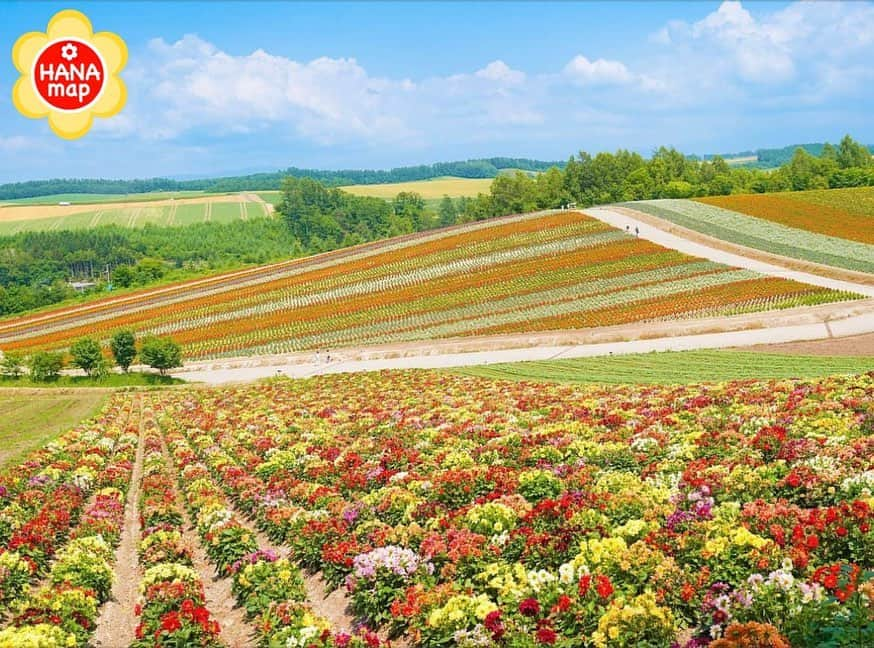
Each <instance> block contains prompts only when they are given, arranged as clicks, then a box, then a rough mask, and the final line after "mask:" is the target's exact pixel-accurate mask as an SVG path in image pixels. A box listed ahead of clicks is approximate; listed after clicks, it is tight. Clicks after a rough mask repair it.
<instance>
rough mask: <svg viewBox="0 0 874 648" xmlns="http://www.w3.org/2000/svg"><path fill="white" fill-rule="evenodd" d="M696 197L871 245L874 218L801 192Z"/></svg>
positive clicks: (767, 218) (736, 209)
mask: <svg viewBox="0 0 874 648" xmlns="http://www.w3.org/2000/svg"><path fill="white" fill-rule="evenodd" d="M696 200H697V201H698V202H702V203H706V204H708V205H713V206H715V207H722V208H723V209H730V210H732V211H736V212H740V213H742V214H747V215H748V216H755V217H756V218H762V219H765V220H769V221H772V222H775V223H780V224H781V225H787V226H789V227H795V228H798V229H803V230H806V231H808V232H816V233H817V234H825V235H826V236H835V237H837V238H843V239H848V240H851V241H858V242H860V243H869V244H874V219H872V218H871V216H863V215H861V214H853V213H850V212H848V211H846V210H843V209H840V208H838V207H827V206H825V205H815V204H813V203H809V202H804V200H803V195H797V196H790V195H787V196H781V195H775V194H750V195H735V196H710V197H707V198H697V199H696Z"/></svg>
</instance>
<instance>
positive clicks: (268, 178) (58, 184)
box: [0, 157, 565, 200]
mask: <svg viewBox="0 0 874 648" xmlns="http://www.w3.org/2000/svg"><path fill="white" fill-rule="evenodd" d="M564 164H565V163H564V162H549V161H543V160H531V159H528V158H507V157H494V158H482V159H476V160H462V161H456V162H437V163H435V164H423V165H419V166H408V167H398V168H395V169H389V170H373V169H364V170H362V169H347V170H342V171H328V170H320V169H299V168H297V167H289V168H287V169H284V170H279V171H272V172H267V173H252V174H248V175H238V176H227V177H221V178H216V177H209V178H192V179H178V178H177V179H174V178H147V179H142V180H106V179H87V178H59V179H54V180H31V181H28V182H15V183H10V184H4V185H0V200H14V199H16V198H34V197H37V196H50V195H53V194H76V193H92V194H133V193H148V192H152V191H216V192H225V191H228V192H230V191H247V190H248V191H270V190H273V189H279V187H280V185H281V184H282V179H283V178H285V177H288V176H293V177H296V178H314V179H316V180H319V181H321V182H323V183H325V184H326V185H329V186H334V187H338V186H342V185H352V184H384V183H388V182H410V181H414V180H428V179H431V178H439V177H442V176H457V177H460V178H494V177H496V176H497V175H498V174H499V173H500V172H501V171H504V170H508V169H519V170H521V171H527V172H537V171H545V170H546V169H548V168H550V167H553V166H558V167H564Z"/></svg>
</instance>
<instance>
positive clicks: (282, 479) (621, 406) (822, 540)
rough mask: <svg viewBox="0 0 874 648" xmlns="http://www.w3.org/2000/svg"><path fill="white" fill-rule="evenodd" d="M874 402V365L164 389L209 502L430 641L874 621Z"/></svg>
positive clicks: (172, 425)
mask: <svg viewBox="0 0 874 648" xmlns="http://www.w3.org/2000/svg"><path fill="white" fill-rule="evenodd" d="M872 403H874V374H868V375H862V376H857V377H849V378H832V379H823V380H817V381H809V382H799V381H789V380H787V381H764V382H756V381H744V382H735V383H724V384H714V385H703V386H702V385H693V386H683V387H628V386H623V387H613V388H611V389H610V390H605V389H602V388H598V387H575V386H564V385H546V384H537V383H524V382H522V383H507V382H497V381H489V380H485V379H480V378H468V377H461V376H450V375H445V374H438V373H433V372H424V371H421V372H418V371H417V372H383V373H379V374H358V375H342V376H334V377H326V378H318V379H313V380H308V381H298V382H276V383H272V384H269V385H260V386H255V387H246V388H235V389H224V390H198V391H183V392H172V393H168V394H165V395H164V396H162V398H161V400H160V402H158V401H157V400H156V402H155V409H156V412H157V414H158V416H159V420H160V421H161V425H162V426H163V428H164V430H165V433H166V434H167V438H168V439H169V440H170V446H171V447H172V448H173V454H174V457H175V458H176V459H177V461H180V462H181V465H182V466H183V467H182V470H183V473H184V478H183V482H184V483H185V484H186V490H188V491H191V493H192V496H194V497H198V498H199V497H201V496H204V497H206V494H208V497H209V499H210V500H212V499H214V500H215V502H214V504H213V505H210V504H209V500H207V501H205V502H201V503H200V507H201V508H200V513H199V516H205V515H208V514H205V513H203V511H204V507H205V508H207V509H208V508H211V507H212V508H214V510H215V511H216V512H218V511H221V510H225V511H228V512H229V513H230V515H229V514H228V513H222V514H221V515H218V513H216V519H215V520H211V522H212V523H218V524H219V525H223V524H226V523H228V522H229V521H230V520H233V519H234V515H236V514H235V513H234V512H233V510H231V508H233V509H237V510H239V511H241V512H244V513H246V514H247V515H250V516H252V519H254V520H255V521H256V523H257V524H258V526H259V527H260V528H261V529H262V530H263V531H264V532H265V533H266V534H268V535H269V536H270V538H271V539H272V540H273V541H274V542H276V543H278V544H279V543H281V544H283V545H285V546H287V547H288V548H289V550H290V555H291V558H292V560H293V561H294V562H295V563H297V564H298V565H299V566H301V567H304V568H307V569H316V570H319V571H321V572H322V573H323V575H324V577H325V578H326V580H328V581H329V582H331V583H332V584H333V585H334V586H335V587H340V588H344V589H345V590H346V591H348V596H349V601H350V603H351V605H352V608H353V610H354V611H355V612H356V614H357V615H358V616H359V617H360V618H362V619H363V620H367V621H368V622H369V623H370V624H371V625H378V626H380V627H381V628H382V629H383V630H384V631H385V632H387V633H389V634H392V635H403V636H405V638H406V639H407V640H408V641H409V642H411V643H412V644H414V645H420V646H427V647H438V646H512V647H517V646H537V645H558V646H598V647H601V646H669V645H671V644H674V643H676V644H678V645H687V646H690V647H694V646H703V645H708V644H712V645H714V646H716V647H717V648H719V647H724V646H731V645H773V646H780V645H792V646H796V645H835V646H860V645H867V644H871V643H872V641H874V616H872V615H874V573H872V568H874V534H872V531H871V525H872V524H874V512H872V505H874V496H872V489H874V412H872ZM185 471H188V472H187V473H185ZM219 483H220V484H221V485H222V487H221V489H219V488H218V487H217V486H216V484H219ZM223 497H228V498H229V499H230V501H232V502H233V507H231V506H230V505H229V504H228V501H229V500H228V499H222V498H223ZM198 501H199V500H198ZM221 507H224V509H222V508H221ZM218 518H221V520H222V521H219V520H218ZM204 522H205V519H204ZM198 526H201V524H200V522H199V524H198ZM241 526H242V527H245V524H243V523H242V522H241ZM206 532H207V533H208V532H209V531H208V530H206ZM201 533H202V534H203V533H204V530H201ZM241 535H242V532H241V534H240V535H235V536H234V540H233V543H231V544H232V545H233V546H238V545H241V544H245V543H244V542H243V540H242V537H241ZM204 537H205V536H204ZM250 548H251V546H249V545H247V546H246V547H245V550H247V551H248V550H249V549H250ZM242 551H243V547H240V548H239V551H238V552H237V553H240V552H242ZM216 555H217V556H218V558H217V559H216V564H217V565H219V566H221V565H223V564H226V563H227V561H228V560H229V558H225V553H224V551H221V552H216ZM254 560H255V564H257V562H258V561H257V559H254ZM246 562H247V561H246V560H244V561H243V562H241V563H240V564H241V565H242V564H244V563H246ZM267 562H268V564H266V565H264V572H263V574H265V575H267V576H266V578H267V579H268V580H270V581H271V582H275V580H274V579H275V578H276V574H275V570H276V569H277V568H278V566H277V565H276V563H275V562H272V561H267ZM271 565H272V567H271ZM220 568H221V567H220ZM233 570H234V567H233V566H232V567H231V571H233ZM238 573H239V572H238ZM260 577H265V576H260ZM271 587H272V586H271ZM237 591H238V592H239V593H240V594H242V595H243V600H246V596H247V593H246V592H245V590H244V589H240V588H239V587H238V589H237ZM238 595H239V594H238ZM294 609H298V608H294ZM282 614H286V615H290V616H291V617H293V616H294V614H291V613H289V612H288V611H287V608H282V607H281V606H277V607H274V608H273V611H271V613H270V615H271V617H270V618H275V617H276V616H277V615H282ZM263 618H265V617H262V619H263ZM274 627H276V626H274ZM296 641H297V639H296ZM313 641H315V639H313ZM757 641H758V642H759V643H756V642H757ZM265 645H286V644H279V643H274V644H270V643H267V644H265ZM288 645H311V644H307V643H306V642H304V643H303V644H301V643H292V644H288ZM312 645H322V644H319V643H313V644H312Z"/></svg>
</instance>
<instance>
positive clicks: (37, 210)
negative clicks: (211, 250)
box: [0, 193, 273, 235]
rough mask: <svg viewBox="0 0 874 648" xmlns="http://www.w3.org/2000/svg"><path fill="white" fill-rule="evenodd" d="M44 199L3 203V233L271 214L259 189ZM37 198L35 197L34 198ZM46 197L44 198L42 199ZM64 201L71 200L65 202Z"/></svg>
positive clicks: (171, 223)
mask: <svg viewBox="0 0 874 648" xmlns="http://www.w3.org/2000/svg"><path fill="white" fill-rule="evenodd" d="M57 198H59V200H57V201H54V202H51V203H45V202H39V203H37V202H34V203H30V202H27V201H19V202H17V203H14V204H13V203H5V204H0V235H4V234H16V233H18V232H36V231H53V230H62V229H87V228H92V227H98V226H100V225H118V226H121V227H143V226H145V225H147V224H151V225H158V226H185V225H191V224H194V223H202V222H220V223H227V222H232V221H235V220H239V219H244V220H245V219H249V218H263V217H269V216H271V215H272V213H273V208H272V205H270V204H268V203H267V202H265V201H264V200H263V199H262V198H261V197H260V196H258V195H256V194H250V193H243V194H214V195H203V194H200V195H197V196H195V197H181V198H175V197H161V194H138V195H137V196H136V197H135V198H134V199H132V200H127V199H125V200H124V201H119V199H118V196H116V197H114V200H111V199H110V197H109V196H107V195H105V194H101V195H94V196H90V197H82V200H91V199H94V200H93V202H76V203H73V202H72V200H65V199H72V198H73V196H57ZM34 200H36V199H34ZM39 200H40V201H43V200H44V198H40V199H39ZM59 202H71V204H69V205H61V204H58V203H59Z"/></svg>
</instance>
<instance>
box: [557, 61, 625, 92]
mask: <svg viewBox="0 0 874 648" xmlns="http://www.w3.org/2000/svg"><path fill="white" fill-rule="evenodd" d="M564 74H565V75H566V76H567V77H568V78H570V79H571V80H572V81H573V82H575V83H578V84H580V85H614V84H620V85H621V84H625V83H631V82H632V81H634V80H635V78H634V76H633V75H632V74H631V72H629V71H628V68H627V67H625V64H624V63H622V62H620V61H608V60H605V59H602V58H599V59H596V60H594V61H590V60H589V59H587V58H586V57H585V56H583V55H582V54H578V55H577V56H575V57H574V58H572V59H571V60H570V61H569V62H568V64H567V65H565V66H564Z"/></svg>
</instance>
